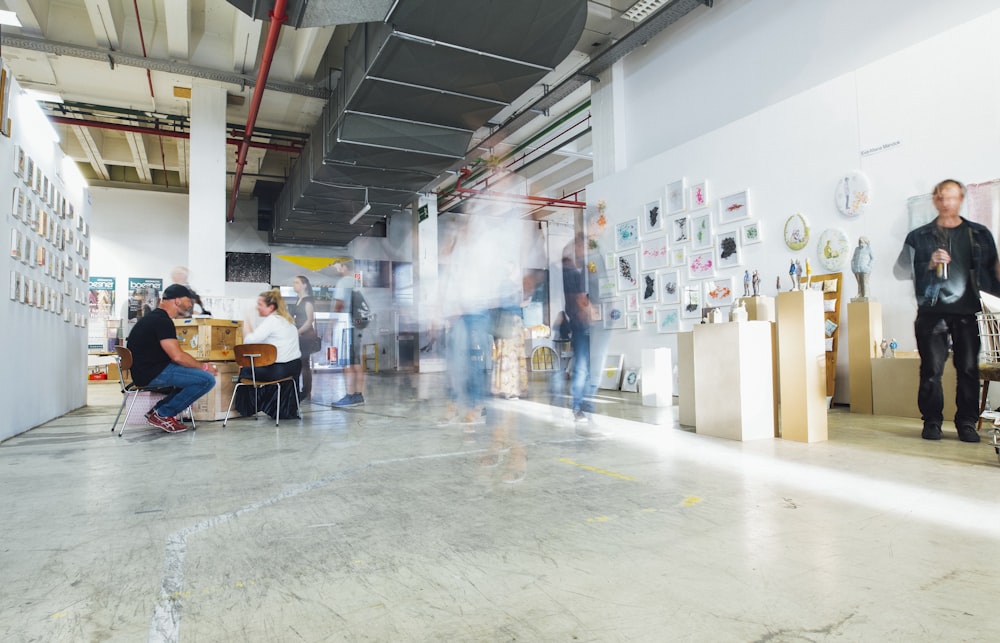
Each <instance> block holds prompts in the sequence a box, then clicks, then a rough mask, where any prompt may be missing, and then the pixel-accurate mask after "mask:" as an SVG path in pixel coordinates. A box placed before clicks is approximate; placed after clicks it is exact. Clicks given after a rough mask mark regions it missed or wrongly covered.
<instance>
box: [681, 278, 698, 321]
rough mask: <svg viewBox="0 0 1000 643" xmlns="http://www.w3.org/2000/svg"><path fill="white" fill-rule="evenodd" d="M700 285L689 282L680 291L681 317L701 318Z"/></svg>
mask: <svg viewBox="0 0 1000 643" xmlns="http://www.w3.org/2000/svg"><path fill="white" fill-rule="evenodd" d="M701 301H702V300H701V286H699V285H697V284H689V285H687V286H684V290H683V291H682V292H681V317H683V318H684V319H701Z"/></svg>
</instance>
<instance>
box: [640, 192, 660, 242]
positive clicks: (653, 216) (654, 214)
mask: <svg viewBox="0 0 1000 643" xmlns="http://www.w3.org/2000/svg"><path fill="white" fill-rule="evenodd" d="M662 229H663V206H662V204H661V203H660V200H659V199H657V200H655V201H650V202H649V203H647V204H646V205H645V206H644V207H643V209H642V233H643V234H653V233H656V232H659V231H660V230H662Z"/></svg>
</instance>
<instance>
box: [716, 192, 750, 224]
mask: <svg viewBox="0 0 1000 643" xmlns="http://www.w3.org/2000/svg"><path fill="white" fill-rule="evenodd" d="M749 216H750V190H743V191H742V192H737V193H736V194H730V195H729V196H724V197H722V198H721V199H719V223H721V224H723V225H725V224H727V223H729V222H730V221H738V220H739V219H746V218H747V217H749Z"/></svg>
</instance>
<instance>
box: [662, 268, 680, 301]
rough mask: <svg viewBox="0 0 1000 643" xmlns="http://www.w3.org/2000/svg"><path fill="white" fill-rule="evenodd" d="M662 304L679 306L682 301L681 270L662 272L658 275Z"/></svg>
mask: <svg viewBox="0 0 1000 643" xmlns="http://www.w3.org/2000/svg"><path fill="white" fill-rule="evenodd" d="M656 283H657V286H659V289H660V294H659V297H658V299H659V302H660V303H661V304H679V303H680V301H681V293H680V290H681V273H680V271H679V270H660V271H659V272H657V273H656Z"/></svg>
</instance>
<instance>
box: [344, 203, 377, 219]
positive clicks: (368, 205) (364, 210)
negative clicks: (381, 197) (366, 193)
mask: <svg viewBox="0 0 1000 643" xmlns="http://www.w3.org/2000/svg"><path fill="white" fill-rule="evenodd" d="M371 209H372V204H371V203H368V202H365V205H364V207H363V208H361V209H360V210H358V213H357V214H355V215H354V216H353V217H351V220H350V221H348V223H350V224H355V223H357V222H358V219H360V218H361V217H363V216H365V215H366V214H367V213H368V211H369V210H371Z"/></svg>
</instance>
